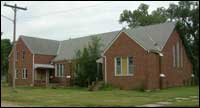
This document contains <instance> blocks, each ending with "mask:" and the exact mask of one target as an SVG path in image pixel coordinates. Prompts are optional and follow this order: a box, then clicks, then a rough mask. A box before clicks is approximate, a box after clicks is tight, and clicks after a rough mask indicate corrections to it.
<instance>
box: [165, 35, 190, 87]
mask: <svg viewBox="0 0 200 108" xmlns="http://www.w3.org/2000/svg"><path fill="white" fill-rule="evenodd" d="M177 41H178V42H179V46H180V47H182V48H183V68H181V67H179V68H174V67H173V53H172V47H173V45H176V43H177ZM162 52H163V54H164V56H163V59H162V72H163V73H164V74H165V75H166V78H165V80H164V87H173V86H181V85H183V82H184V80H185V81H189V80H190V79H191V74H192V64H191V62H190V60H189V58H188V57H187V55H186V51H185V48H184V46H183V44H182V41H181V39H180V36H179V34H178V33H177V32H176V31H174V32H173V33H172V34H171V37H170V38H169V39H168V41H167V43H166V45H165V47H164V48H163V51H162Z"/></svg>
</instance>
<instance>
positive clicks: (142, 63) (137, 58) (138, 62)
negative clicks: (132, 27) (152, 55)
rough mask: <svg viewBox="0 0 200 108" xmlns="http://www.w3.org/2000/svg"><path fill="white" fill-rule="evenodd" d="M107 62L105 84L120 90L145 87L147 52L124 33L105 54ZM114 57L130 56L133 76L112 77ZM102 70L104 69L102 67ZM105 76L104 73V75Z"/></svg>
mask: <svg viewBox="0 0 200 108" xmlns="http://www.w3.org/2000/svg"><path fill="white" fill-rule="evenodd" d="M105 56H106V62H107V68H106V70H107V83H108V84H112V85H114V86H118V87H120V88H122V89H133V88H139V87H143V86H146V84H145V82H146V75H145V72H146V71H147V68H146V67H147V65H146V62H147V59H148V55H147V52H146V51H145V50H144V49H143V48H142V47H141V46H139V45H138V44H137V43H136V42H134V41H133V40H132V39H131V38H130V37H128V36H127V35H126V34H125V33H121V34H120V36H119V37H118V39H117V40H116V41H115V42H114V43H113V44H112V46H111V47H110V48H109V49H108V50H107V52H106V53H105ZM116 56H121V57H127V56H132V57H133V62H134V65H135V68H134V75H133V76H114V70H115V69H114V58H115V57H116ZM103 68H104V67H103ZM104 75H105V73H104Z"/></svg>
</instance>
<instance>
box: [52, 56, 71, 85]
mask: <svg viewBox="0 0 200 108" xmlns="http://www.w3.org/2000/svg"><path fill="white" fill-rule="evenodd" d="M54 64H55V65H56V64H64V77H55V78H56V80H57V81H58V82H59V83H60V84H59V85H61V86H71V85H72V79H73V70H72V62H70V61H69V60H65V61H59V62H55V63H54ZM67 75H70V76H71V78H70V79H69V78H66V76H67Z"/></svg>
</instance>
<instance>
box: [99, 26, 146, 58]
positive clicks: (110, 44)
mask: <svg viewBox="0 0 200 108" xmlns="http://www.w3.org/2000/svg"><path fill="white" fill-rule="evenodd" d="M122 32H124V29H122V30H121V31H120V32H119V33H118V34H117V35H116V36H115V38H114V39H113V40H112V41H111V42H110V43H109V44H108V46H107V47H106V48H105V49H104V51H103V53H102V54H101V55H102V56H103V55H104V54H105V53H106V52H107V50H108V49H109V48H110V47H111V46H112V44H113V43H114V42H115V41H116V40H117V39H118V37H119V36H120V35H121V33H122ZM124 33H125V34H126V35H127V36H128V37H129V38H131V39H132V40H133V41H134V42H136V43H137V44H138V45H139V46H141V47H142V48H143V49H144V50H147V49H146V48H144V47H143V46H142V45H141V44H140V43H139V42H138V41H137V40H135V39H133V38H132V37H130V36H129V35H128V34H127V33H126V32H124Z"/></svg>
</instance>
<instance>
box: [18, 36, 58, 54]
mask: <svg viewBox="0 0 200 108" xmlns="http://www.w3.org/2000/svg"><path fill="white" fill-rule="evenodd" d="M20 37H21V39H22V40H23V41H24V43H25V44H26V46H27V47H28V48H29V49H30V51H31V52H32V53H33V54H44V55H57V50H58V46H59V41H56V40H49V39H41V38H35V37H27V36H20Z"/></svg>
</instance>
